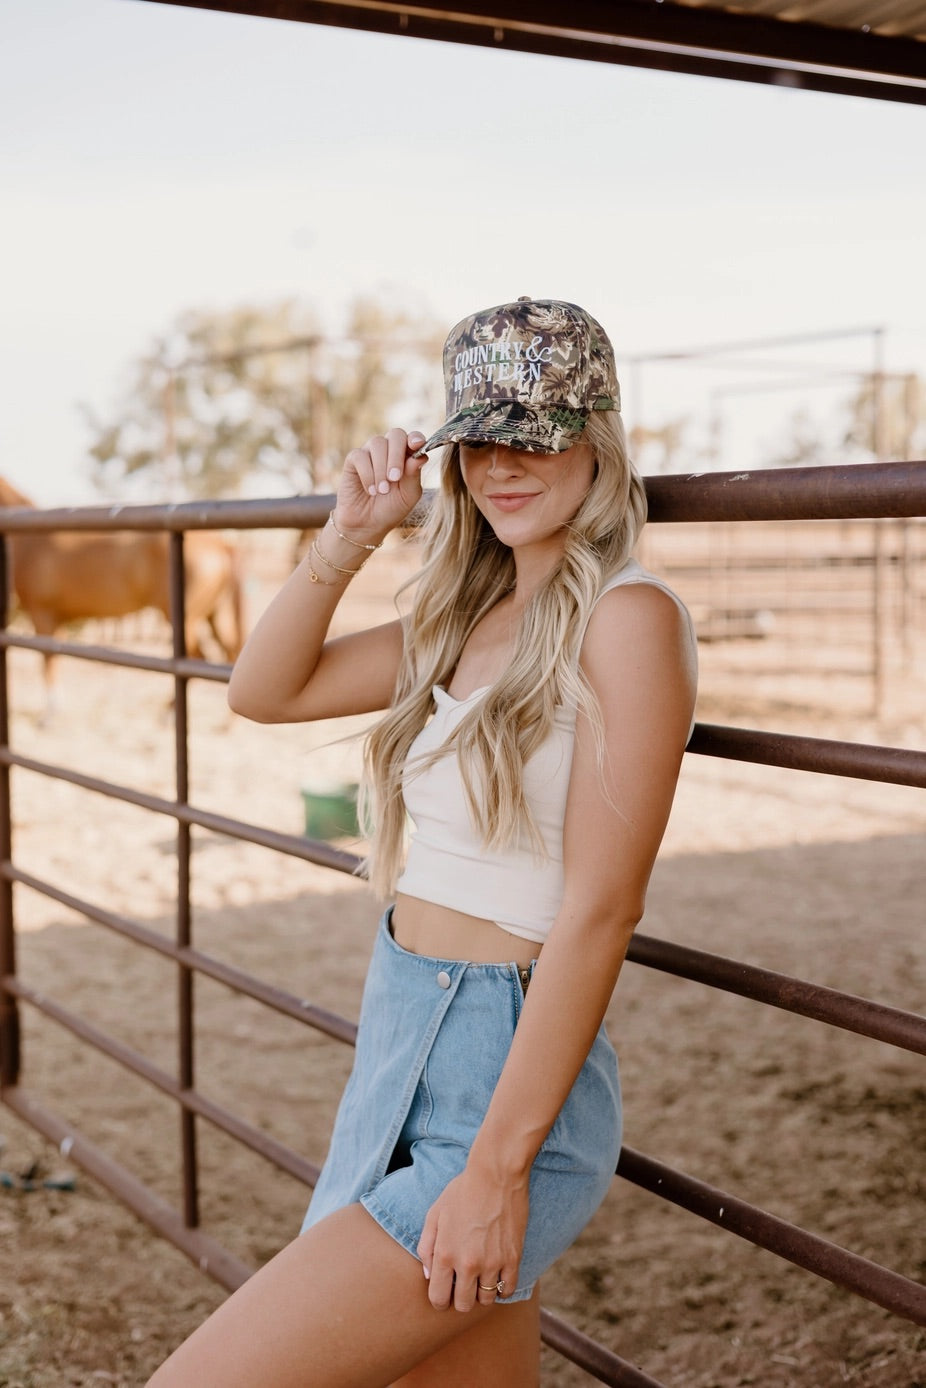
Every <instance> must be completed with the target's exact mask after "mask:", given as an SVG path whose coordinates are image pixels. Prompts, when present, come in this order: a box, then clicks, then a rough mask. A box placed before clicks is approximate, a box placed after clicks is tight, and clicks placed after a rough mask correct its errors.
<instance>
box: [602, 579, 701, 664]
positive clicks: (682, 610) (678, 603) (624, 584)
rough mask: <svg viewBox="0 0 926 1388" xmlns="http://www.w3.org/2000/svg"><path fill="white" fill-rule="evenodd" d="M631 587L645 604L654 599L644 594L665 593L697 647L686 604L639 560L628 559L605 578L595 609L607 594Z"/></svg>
mask: <svg viewBox="0 0 926 1388" xmlns="http://www.w3.org/2000/svg"><path fill="white" fill-rule="evenodd" d="M630 587H633V588H635V589H637V590H638V591H639V595H640V598H641V599H642V601H643V602H646V603H649V602H651V601H652V599H651V598H648V597H647V598H644V596H643V595H644V593H647V594H651V593H653V590H655V591H656V592H659V593H664V594H665V595H666V597H668V598H670V599H671V600H672V602H673V603H674V604H675V607H676V609H677V610H678V612H679V614H680V615H681V617H682V622H683V628H684V631H685V635H686V638H687V641H688V643H689V645H690V646H691V648H692V649H694V648H695V647H696V645H697V634H696V632H695V628H694V622H693V621H692V618H691V613H690V612H689V611H688V608H687V607H686V606H685V604H684V602H683V601H682V599H681V598H680V597H679V595H678V593H676V591H675V589H674V588H671V587H670V586H669V584H668V583H666V582H665V580H664V579H662V578H660V577H659V576H658V575H657V574H654V573H650V571H649V569H645V568H644V567H643V565H642V564H641V563H640V562H639V560H638V559H628V560H627V562H626V563H625V564H623V565H622V566H621V567H620V568H619V569H616V570H615V571H614V572H613V573H612V574H609V575H608V576H607V578H605V580H604V582H603V583H602V585H601V588H600V589H599V591H598V597H597V599H596V602H595V607H596V608H598V607H599V605H600V604H601V600H602V598H603V597H604V596H605V595H606V594H607V593H611V592H613V591H614V590H615V589H618V588H630ZM660 601H661V600H660V599H657V602H660ZM605 606H606V607H607V606H608V604H605Z"/></svg>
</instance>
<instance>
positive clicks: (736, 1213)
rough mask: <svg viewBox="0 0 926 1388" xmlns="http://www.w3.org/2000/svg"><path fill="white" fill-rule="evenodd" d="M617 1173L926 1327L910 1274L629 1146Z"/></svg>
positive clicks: (922, 1296)
mask: <svg viewBox="0 0 926 1388" xmlns="http://www.w3.org/2000/svg"><path fill="white" fill-rule="evenodd" d="M617 1174H618V1175H619V1176H623V1177H624V1178H625V1179H626V1180H628V1181H632V1182H633V1184H634V1185H637V1186H642V1187H643V1189H644V1190H648V1191H651V1192H652V1193H653V1194H654V1195H659V1196H661V1197H662V1198H663V1199H665V1200H671V1201H672V1203H673V1204H674V1205H680V1206H681V1207H682V1208H683V1209H686V1210H690V1211H691V1213H692V1214H696V1215H700V1217H701V1218H702V1219H706V1220H709V1221H710V1223H711V1224H716V1225H717V1226H718V1227H719V1228H722V1229H729V1230H731V1231H732V1232H733V1233H735V1234H739V1236H740V1237H741V1238H744V1239H748V1240H749V1242H750V1243H754V1244H757V1245H758V1246H759V1247H760V1248H766V1249H768V1250H769V1252H771V1253H777V1254H778V1256H779V1257H780V1258H785V1259H787V1261H788V1262H789V1263H794V1264H795V1265H796V1266H797V1267H802V1268H805V1269H806V1270H807V1271H808V1272H813V1273H816V1275H817V1276H818V1277H824V1278H826V1280H827V1281H828V1282H834V1283H835V1284H836V1285H837V1286H839V1287H845V1288H846V1289H847V1290H848V1291H851V1292H856V1293H857V1294H858V1295H859V1296H863V1297H865V1298H866V1300H868V1301H873V1302H875V1303H876V1304H877V1305H878V1306H883V1307H884V1308H885V1309H886V1310H888V1311H891V1312H892V1313H893V1314H894V1315H895V1316H903V1317H904V1318H905V1319H906V1320H911V1321H913V1322H915V1324H917V1325H926V1287H924V1286H922V1285H921V1284H920V1283H919V1282H914V1281H912V1280H911V1279H910V1278H909V1277H902V1276H901V1275H900V1273H897V1272H891V1271H890V1269H888V1268H884V1267H881V1265H880V1264H879V1263H873V1262H871V1261H870V1259H868V1258H862V1257H860V1256H859V1255H858V1254H857V1253H850V1252H849V1251H848V1250H847V1249H845V1248H840V1247H839V1246H838V1244H834V1243H830V1242H829V1240H828V1239H822V1238H820V1237H819V1236H818V1235H817V1234H811V1233H808V1231H807V1230H806V1229H799V1228H798V1227H797V1226H796V1225H794V1224H789V1223H788V1222H787V1221H786V1220H784V1219H779V1218H777V1216H776V1215H772V1214H768V1212H767V1211H765V1210H760V1209H759V1208H758V1207H757V1206H756V1205H750V1204H748V1203H747V1202H746V1201H745V1200H738V1199H737V1198H736V1196H733V1195H729V1194H728V1193H727V1192H726V1191H724V1190H719V1189H718V1188H717V1187H716V1186H709V1185H707V1184H706V1183H705V1182H704V1181H698V1180H695V1178H694V1177H693V1176H687V1175H686V1174H685V1173H684V1172H682V1171H676V1170H674V1169H673V1168H672V1167H671V1166H665V1165H664V1164H663V1163H662V1162H658V1161H654V1160H653V1158H652V1157H647V1156H644V1155H643V1153H642V1152H636V1151H634V1150H633V1148H630V1147H625V1148H623V1150H622V1151H621V1155H620V1160H619V1162H618V1164H617Z"/></svg>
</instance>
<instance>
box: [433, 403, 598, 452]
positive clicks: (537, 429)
mask: <svg viewBox="0 0 926 1388" xmlns="http://www.w3.org/2000/svg"><path fill="white" fill-rule="evenodd" d="M588 415H589V411H588V410H577V409H573V408H572V407H570V406H562V407H558V408H552V409H542V410H538V409H532V408H531V406H530V405H523V404H522V403H521V402H520V401H519V400H507V401H505V402H503V403H502V404H498V403H489V404H485V405H478V406H475V407H473V406H470V407H469V409H465V410H460V411H459V412H458V413H457V414H455V415H451V417H450V419H448V420H447V422H446V423H445V424H442V425H441V427H440V428H439V429H438V430H437V433H436V434H432V435H431V437H430V438H429V439H428V441H427V443H426V444H425V445H424V447H423V448H422V450H421V451H422V452H423V453H430V452H431V450H432V448H440V447H441V446H442V445H443V444H447V443H468V442H471V443H492V442H494V443H503V444H506V445H507V446H508V447H509V448H520V449H522V450H523V451H524V452H525V453H565V451H566V449H567V448H571V447H572V446H573V444H575V443H578V441H579V439H580V438H581V437H582V431H583V430H584V428H585V424H586V421H587V420H588Z"/></svg>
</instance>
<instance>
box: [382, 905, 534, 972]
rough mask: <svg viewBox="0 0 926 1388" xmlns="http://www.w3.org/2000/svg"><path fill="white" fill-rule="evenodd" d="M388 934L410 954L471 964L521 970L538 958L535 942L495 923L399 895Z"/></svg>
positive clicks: (446, 907)
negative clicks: (460, 960)
mask: <svg viewBox="0 0 926 1388" xmlns="http://www.w3.org/2000/svg"><path fill="white" fill-rule="evenodd" d="M392 935H393V939H394V940H395V942H396V944H399V945H401V946H402V948H403V949H407V950H408V951H409V952H410V953H411V954H426V955H429V956H430V957H431V958H434V959H467V960H469V962H470V963H472V964H517V965H518V967H519V968H522V969H526V968H527V967H528V965H529V964H530V962H531V960H532V959H539V958H540V950H541V948H542V947H541V945H539V944H538V943H537V941H536V940H524V939H522V938H521V936H520V935H512V934H511V932H510V931H508V930H503V929H502V927H501V926H500V925H496V923H495V921H490V920H485V919H484V918H483V917H482V916H468V915H467V914H466V912H465V911H454V910H452V909H451V908H450V907H449V906H436V905H435V904H434V903H433V902H431V901H421V900H419V898H418V897H416V896H404V895H403V894H402V893H401V892H400V893H399V894H398V895H397V896H396V899H395V906H394V907H393V911H392Z"/></svg>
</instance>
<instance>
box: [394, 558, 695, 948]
mask: <svg viewBox="0 0 926 1388" xmlns="http://www.w3.org/2000/svg"><path fill="white" fill-rule="evenodd" d="M626 583H650V584H653V585H654V586H655V587H657V588H661V589H662V590H663V592H665V593H668V595H669V596H670V597H671V598H672V599H673V601H674V602H675V603H676V604H677V606H678V607H679V609H680V611H681V612H682V614H683V616H684V619H685V624H686V631H687V634H688V639H689V641H690V643H691V651H692V655H693V657H694V658H696V637H695V631H694V626H693V623H692V620H691V616H690V614H689V612H688V609H687V608H686V607H685V605H684V604H683V603H682V601H681V600H680V599H679V598H678V596H677V595H676V594H675V593H673V592H672V590H671V588H668V587H667V586H666V584H664V583H663V582H662V581H661V580H660V579H658V578H656V577H655V576H654V575H653V574H650V573H648V572H647V571H646V570H645V569H644V568H643V567H642V566H641V565H640V564H638V563H637V561H636V560H635V559H631V560H628V562H627V563H626V564H625V565H624V566H623V568H621V569H619V570H618V572H617V573H615V574H612V576H611V577H610V578H609V579H608V580H607V581H606V582H605V584H604V585H603V587H602V589H601V594H599V596H601V595H602V594H604V593H607V592H610V590H611V589H612V588H617V587H620V586H621V585H622V584H626ZM487 691H488V686H485V687H483V688H481V689H476V690H474V691H473V693H472V694H470V695H469V696H468V697H467V698H465V699H454V698H453V697H452V695H450V694H448V693H447V692H446V690H445V689H442V688H441V686H440V685H435V686H434V690H433V693H434V714H433V717H432V718H431V719H430V721H429V722H428V723H427V724H426V725H425V727H424V728H423V729H422V730H421V732H420V733H419V734H418V736H417V737H416V739H415V741H414V742H413V743H412V745H411V748H410V750H409V755H408V760H407V763H406V771H405V775H404V777H403V794H404V798H405V806H406V809H407V811H408V815H409V818H410V820H411V823H412V828H411V833H410V840H409V849H408V856H407V859H406V863H405V869H404V871H403V873H402V875H401V876H400V878H399V881H398V883H397V886H396V890H397V891H398V892H401V893H403V894H404V895H406V896H413V897H417V898H419V899H420V900H423V901H431V902H434V903H435V904H436V905H438V906H447V907H450V908H452V909H453V910H456V911H464V912H465V913H466V914H467V915H471V916H479V917H481V918H483V919H484V920H490V921H494V922H495V924H496V925H499V926H501V928H502V929H503V930H507V931H508V932H509V933H510V934H512V935H517V936H520V937H521V938H522V939H525V940H534V941H537V942H538V943H542V942H543V941H544V940H545V939H546V937H547V934H548V933H549V930H550V926H551V925H552V924H553V920H554V917H555V916H556V913H557V911H558V910H559V906H560V901H561V899H562V895H563V822H564V819H565V814H566V796H567V792H568V789H569V775H570V771H571V768H572V753H573V744H574V741H575V726H576V709H575V707H574V706H566V705H560V706H559V707H558V708H557V709H556V712H555V715H554V726H553V730H552V732H551V734H550V736H549V737H548V738H547V739H546V741H545V742H544V743H543V744H542V745H541V746H540V747H539V748H538V749H537V751H536V752H535V753H534V754H533V756H531V757H530V758H529V759H528V760H527V761H526V762H525V765H524V772H523V776H524V796H525V799H526V801H527V804H528V806H529V807H530V811H531V814H532V815H533V818H534V822H535V824H536V826H537V829H538V831H539V833H540V836H541V838H542V840H543V845H544V850H545V852H544V855H543V856H540V855H539V854H538V851H537V847H536V846H535V844H534V843H533V842H532V841H531V839H530V836H529V835H528V833H527V832H526V830H525V831H522V833H520V834H519V835H518V836H517V837H516V839H515V840H514V841H513V842H512V843H511V844H509V845H507V846H506V847H505V848H501V849H499V848H487V847H486V845H485V844H484V843H483V841H482V835H481V834H480V832H479V828H478V826H477V825H475V824H474V823H473V821H472V818H471V815H470V811H469V807H468V804H467V801H466V794H465V791H464V787H463V782H462V778H461V775H460V767H459V763H458V761H457V757H456V753H455V751H454V750H452V749H451V750H450V751H449V752H448V753H447V755H445V756H443V757H440V758H439V759H438V760H437V761H435V762H434V763H433V764H432V765H431V766H429V767H427V768H426V769H424V770H416V769H415V765H414V763H415V760H416V758H420V757H421V756H423V755H427V754H428V753H430V752H433V751H435V750H436V749H437V748H438V747H440V746H441V745H442V744H443V743H444V742H445V741H446V739H447V737H448V736H449V734H450V733H451V732H452V731H453V729H454V727H455V726H456V725H457V724H458V723H459V722H460V720H461V719H462V718H463V717H464V715H465V714H466V713H467V711H468V710H469V709H470V708H472V706H473V704H474V703H475V702H476V701H477V700H478V699H481V698H483V697H484V696H485V694H486V693H487Z"/></svg>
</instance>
